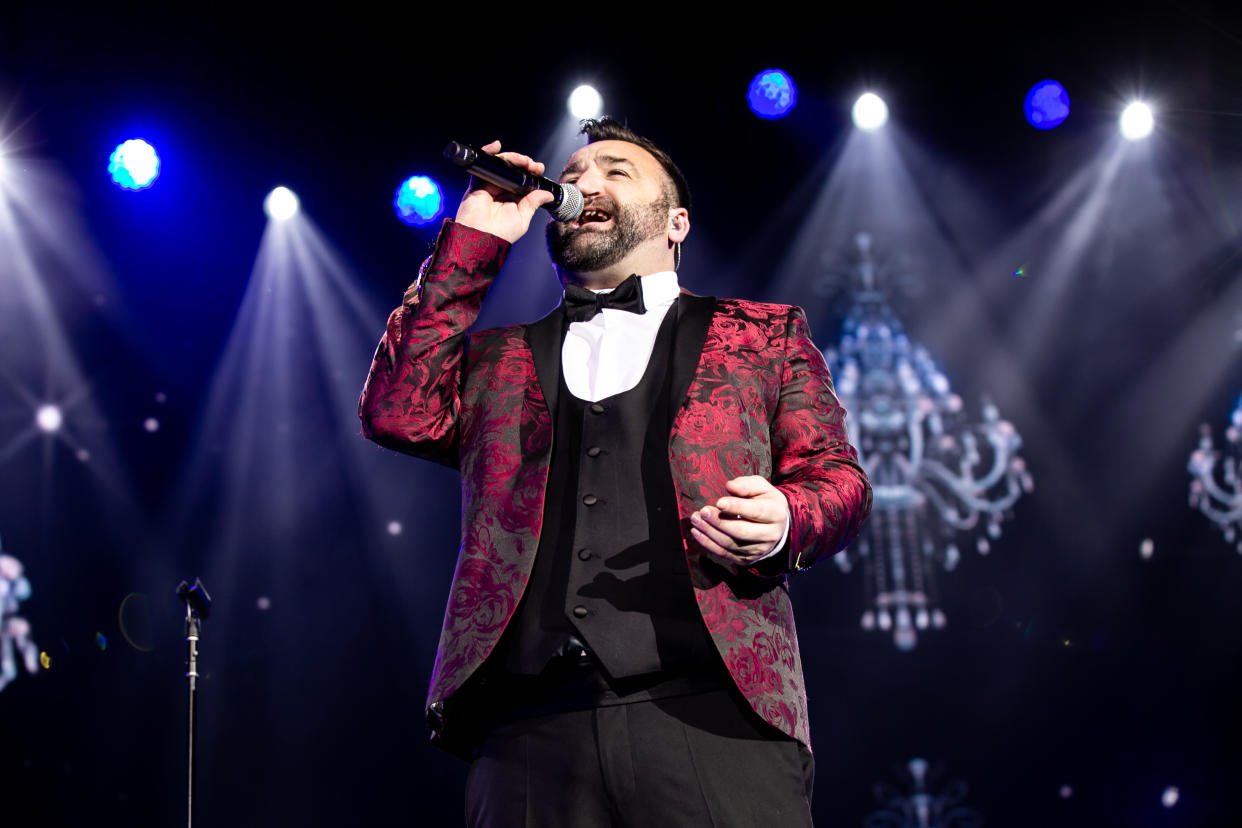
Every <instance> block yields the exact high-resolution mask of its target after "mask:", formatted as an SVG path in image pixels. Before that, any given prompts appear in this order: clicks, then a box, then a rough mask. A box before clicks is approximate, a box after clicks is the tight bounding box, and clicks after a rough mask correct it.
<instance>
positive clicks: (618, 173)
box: [608, 170, 630, 178]
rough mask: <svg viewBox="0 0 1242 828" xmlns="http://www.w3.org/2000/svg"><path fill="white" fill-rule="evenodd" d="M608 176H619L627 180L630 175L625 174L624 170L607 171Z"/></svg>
mask: <svg viewBox="0 0 1242 828" xmlns="http://www.w3.org/2000/svg"><path fill="white" fill-rule="evenodd" d="M608 174H609V175H619V176H621V177H623V178H629V177H630V174H629V173H627V172H626V171H625V170H609V171H608Z"/></svg>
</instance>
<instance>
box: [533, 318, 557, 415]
mask: <svg viewBox="0 0 1242 828" xmlns="http://www.w3.org/2000/svg"><path fill="white" fill-rule="evenodd" d="M564 330H565V311H564V309H563V308H562V307H561V306H560V305H557V306H556V307H555V308H553V309H552V312H551V313H549V314H548V315H547V316H545V317H544V318H542V319H540V320H539V321H538V322H532V323H530V324H529V325H527V326H526V344H527V345H529V346H530V353H531V358H532V359H533V360H534V362H535V374H536V375H537V376H538V377H539V387H540V388H541V389H542V390H543V398H544V400H545V401H546V402H547V404H548V411H550V412H555V411H556V396H557V393H556V392H557V389H559V388H560V387H561V344H562V340H563V339H564V336H563V334H564ZM553 416H555V414H554V415H553Z"/></svg>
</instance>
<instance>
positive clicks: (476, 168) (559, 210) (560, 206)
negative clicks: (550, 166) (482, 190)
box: [444, 141, 582, 221]
mask: <svg viewBox="0 0 1242 828" xmlns="http://www.w3.org/2000/svg"><path fill="white" fill-rule="evenodd" d="M444 158H445V160H447V161H452V162H453V163H454V164H456V165H457V166H459V167H461V168H462V169H464V170H466V172H468V173H470V174H471V175H473V176H475V177H476V178H481V179H483V180H484V181H486V182H488V183H489V184H495V185H496V186H497V187H499V188H500V189H502V190H504V191H506V192H510V193H516V194H518V195H525V194H526V193H529V192H530V191H532V190H546V191H548V192H549V193H551V194H552V195H553V196H555V198H554V199H553V200H552V201H550V202H548V203H547V204H544V205H543V208H544V209H545V210H547V211H548V212H550V213H551V214H552V215H553V216H554V217H555V218H556V220H557V221H573V220H574V219H576V218H577V217H578V214H579V213H581V212H582V191H580V190H579V189H578V188H577V187H575V186H574V185H573V184H558V183H557V182H555V181H553V180H552V179H550V178H544V177H543V176H541V175H531V174H530V173H528V172H526V171H525V170H520V169H518V168H517V167H515V166H513V165H512V164H510V163H509V162H508V161H506V160H504V159H503V158H497V157H496V156H495V155H488V154H487V153H486V152H479V151H478V150H476V149H475V148H474V147H472V146H470V145H469V144H462V143H459V142H457V141H449V143H448V145H447V146H446V147H445V148H444Z"/></svg>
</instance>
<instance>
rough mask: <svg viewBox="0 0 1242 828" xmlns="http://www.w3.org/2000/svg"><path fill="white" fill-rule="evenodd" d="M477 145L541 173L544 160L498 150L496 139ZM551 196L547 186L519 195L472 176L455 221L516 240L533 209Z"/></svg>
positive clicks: (530, 216)
mask: <svg viewBox="0 0 1242 828" xmlns="http://www.w3.org/2000/svg"><path fill="white" fill-rule="evenodd" d="M479 149H480V150H481V151H482V152H485V153H488V154H489V155H495V156H496V157H498V158H501V159H503V160H504V161H506V162H508V163H509V164H511V165H513V166H514V167H516V168H517V169H519V170H524V171H526V172H528V173H530V174H531V175H535V176H541V175H543V172H544V165H543V164H541V163H540V162H538V161H536V160H534V159H533V158H531V157H530V156H528V155H523V154H522V153H520V152H501V151H500V142H499V141H492V142H491V143H490V144H486V145H484V146H482V147H480V148H479ZM554 198H555V197H554V196H553V194H552V193H549V192H547V191H546V190H531V191H530V192H528V193H525V194H524V195H520V196H519V195H517V194H516V193H511V192H506V191H505V190H504V189H502V188H500V187H498V186H496V185H495V184H489V183H487V182H486V181H483V180H481V179H479V178H477V177H471V179H470V187H469V189H467V190H466V193H465V195H463V196H462V199H461V204H460V206H458V208H457V217H456V221H457V223H458V224H464V225H466V226H467V227H473V228H474V229H475V230H482V231H483V232H485V233H491V234H492V235H494V236H499V237H500V238H502V239H504V240H505V241H508V242H515V241H517V240H518V239H520V238H521V237H522V236H523V235H525V233H526V231H527V229H528V228H529V227H530V222H531V218H532V217H533V216H534V214H535V211H536V210H538V209H539V208H540V207H542V206H543V205H545V204H548V203H550V202H552V201H553V200H554Z"/></svg>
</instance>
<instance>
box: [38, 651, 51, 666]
mask: <svg viewBox="0 0 1242 828" xmlns="http://www.w3.org/2000/svg"><path fill="white" fill-rule="evenodd" d="M39 664H41V665H42V666H43V669H44V670H50V669H52V657H51V656H50V655H48V654H47V651H46V650H40V651H39Z"/></svg>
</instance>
